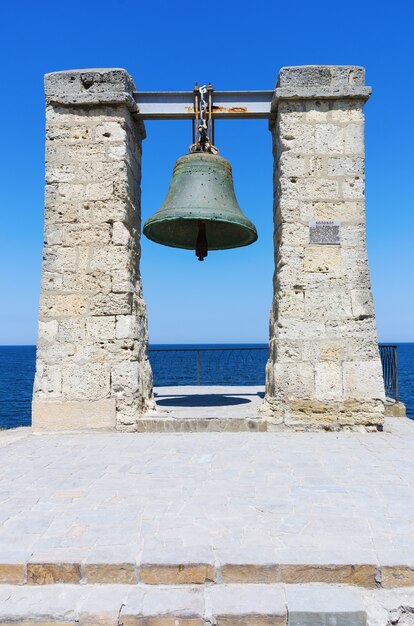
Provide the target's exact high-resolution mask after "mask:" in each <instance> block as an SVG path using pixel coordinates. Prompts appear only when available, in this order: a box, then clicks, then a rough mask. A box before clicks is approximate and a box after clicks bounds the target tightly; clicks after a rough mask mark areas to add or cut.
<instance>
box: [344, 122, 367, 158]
mask: <svg viewBox="0 0 414 626" xmlns="http://www.w3.org/2000/svg"><path fill="white" fill-rule="evenodd" d="M344 151H345V153H347V154H358V155H361V156H363V155H364V153H365V149H364V125H363V124H362V123H360V124H348V125H347V126H345V128H344Z"/></svg>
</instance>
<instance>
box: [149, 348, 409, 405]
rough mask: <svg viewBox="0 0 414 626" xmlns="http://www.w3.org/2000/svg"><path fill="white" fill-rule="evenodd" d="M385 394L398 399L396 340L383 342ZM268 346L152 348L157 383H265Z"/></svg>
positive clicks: (170, 384)
mask: <svg viewBox="0 0 414 626" xmlns="http://www.w3.org/2000/svg"><path fill="white" fill-rule="evenodd" d="M379 353H380V357H381V363H382V372H383V376H384V386H385V394H386V396H387V397H388V398H393V399H394V400H395V401H396V402H398V362H397V346H396V345H395V344H380V345H379ZM268 354H269V349H268V347H267V346H251V347H226V348H174V347H171V348H150V350H149V359H150V362H151V367H152V372H153V377H154V385H155V386H157V387H163V386H172V387H173V386H177V385H217V386H220V385H264V384H265V367H266V362H267V359H268Z"/></svg>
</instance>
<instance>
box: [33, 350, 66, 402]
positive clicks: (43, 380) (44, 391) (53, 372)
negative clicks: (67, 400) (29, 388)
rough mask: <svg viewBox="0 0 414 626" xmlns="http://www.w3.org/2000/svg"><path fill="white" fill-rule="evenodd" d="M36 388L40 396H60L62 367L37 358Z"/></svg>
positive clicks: (37, 394)
mask: <svg viewBox="0 0 414 626" xmlns="http://www.w3.org/2000/svg"><path fill="white" fill-rule="evenodd" d="M34 390H35V393H36V396H37V397H38V398H58V397H59V396H60V394H61V391H62V370H61V368H60V367H59V366H57V365H51V364H48V363H46V362H45V361H42V360H41V359H39V358H37V359H36V375H35V380H34Z"/></svg>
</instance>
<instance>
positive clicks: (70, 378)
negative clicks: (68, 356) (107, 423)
mask: <svg viewBox="0 0 414 626" xmlns="http://www.w3.org/2000/svg"><path fill="white" fill-rule="evenodd" d="M110 386H111V378H110V368H109V365H108V364H105V363H91V362H85V363H76V364H75V365H71V364H69V363H68V364H66V365H65V368H64V369H63V371H62V396H63V398H65V399H66V400H101V399H103V398H107V397H109V394H110Z"/></svg>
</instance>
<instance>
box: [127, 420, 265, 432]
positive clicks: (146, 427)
mask: <svg viewBox="0 0 414 626" xmlns="http://www.w3.org/2000/svg"><path fill="white" fill-rule="evenodd" d="M136 425H137V431H138V432H139V433H145V432H147V433H164V432H172V433H190V432H191V433H203V432H212V433H213V432H215V433H217V432H233V433H234V432H265V431H267V425H268V422H267V421H266V420H262V419H260V418H223V417H199V418H198V417H194V418H191V417H144V418H141V419H139V420H137V424H136Z"/></svg>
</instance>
